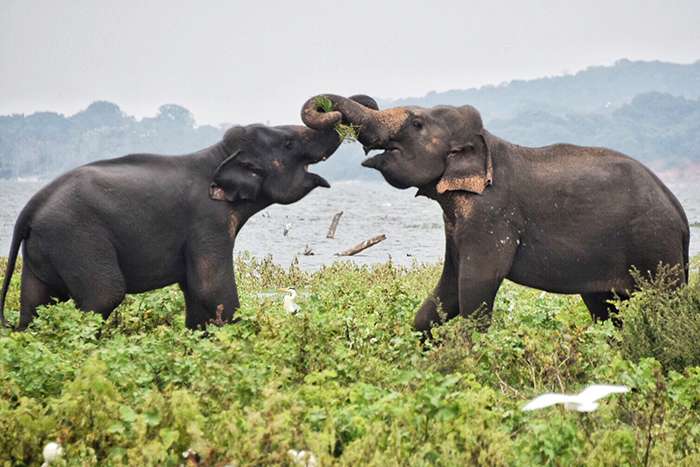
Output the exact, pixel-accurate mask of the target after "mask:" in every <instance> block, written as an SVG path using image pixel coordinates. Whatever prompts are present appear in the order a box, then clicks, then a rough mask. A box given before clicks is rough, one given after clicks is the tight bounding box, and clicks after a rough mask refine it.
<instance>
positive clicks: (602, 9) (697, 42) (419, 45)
mask: <svg viewBox="0 0 700 467" xmlns="http://www.w3.org/2000/svg"><path fill="white" fill-rule="evenodd" d="M574 5H576V6H574ZM699 24H700V1H699V0H682V1H673V0H663V1H657V0H630V1H627V0H625V1H615V0H588V1H580V2H575V1H531V2H527V1H498V0H490V1H482V2H472V1H465V0H461V1H444V2H442V1H425V2H415V1H410V0H400V1H390V2H382V1H380V0H352V1H344V2H334V1H330V0H326V1H285V2H272V1H261V0H248V1H240V2H236V1H220V2H215V1H203V0H200V1H177V0H151V1H125V0H119V1H97V0H92V1H78V0H71V1H58V0H55V1H34V0H0V114H7V113H11V112H18V113H29V112H32V111H36V110H55V111H59V112H63V113H67V114H72V113H74V112H76V111H78V110H81V109H83V108H85V107H86V106H87V105H88V104H89V103H90V102H92V101H94V100H98V99H106V100H110V101H113V102H115V103H117V104H118V105H119V106H120V107H121V108H122V109H123V110H124V111H125V112H127V113H129V114H134V115H137V116H139V117H141V116H144V115H154V114H155V113H156V110H157V108H158V106H159V105H161V104H164V103H177V104H181V105H183V106H185V107H187V108H188V109H190V110H191V111H192V112H193V113H194V115H195V117H196V118H197V121H198V122H199V123H214V124H216V123H220V122H234V123H250V122H265V121H270V122H272V123H291V122H299V108H300V107H301V105H302V103H303V102H304V100H305V99H306V98H308V97H309V96H311V95H314V94H317V93H319V92H334V93H338V94H344V95H349V94H354V93H359V92H362V93H367V94H370V95H374V96H381V97H405V96H415V95H423V94H425V93H427V92H428V91H431V90H437V91H442V90H448V89H456V88H466V87H472V86H479V85H483V84H489V83H494V84H495V83H500V82H503V81H507V80H511V79H515V78H534V77H540V76H547V75H555V74H561V73H564V72H575V71H578V70H580V69H582V68H585V67H586V66H589V65H594V64H596V65H599V64H612V63H613V62H614V61H615V60H616V59H619V58H630V59H646V60H651V59H659V60H664V61H673V62H682V63H689V62H693V61H696V60H698V59H700V27H698V25H699Z"/></svg>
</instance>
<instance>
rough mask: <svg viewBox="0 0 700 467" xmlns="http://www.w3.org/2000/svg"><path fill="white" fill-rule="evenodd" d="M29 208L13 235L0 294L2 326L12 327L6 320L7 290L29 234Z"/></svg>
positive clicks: (18, 221)
mask: <svg viewBox="0 0 700 467" xmlns="http://www.w3.org/2000/svg"><path fill="white" fill-rule="evenodd" d="M29 212H30V209H29V206H27V207H25V208H24V209H23V210H22V212H21V213H20V215H19V217H18V218H17V223H16V224H15V230H14V232H13V234H12V243H11V244H10V254H9V256H8V257H7V267H6V268H5V278H4V280H3V283H2V292H0V326H3V327H11V326H9V325H8V323H7V321H6V320H5V312H4V310H5V298H6V297H7V289H9V288H10V280H11V279H12V274H13V273H14V272H15V264H16V263H17V254H18V253H19V247H20V245H21V244H22V241H23V240H24V239H25V238H27V235H28V234H29V217H30V216H29Z"/></svg>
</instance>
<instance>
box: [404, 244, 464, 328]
mask: <svg viewBox="0 0 700 467" xmlns="http://www.w3.org/2000/svg"><path fill="white" fill-rule="evenodd" d="M453 253H454V252H453V247H452V241H451V240H450V239H449V238H448V239H447V241H446V245H445V262H444V264H443V267H442V275H441V276H440V280H439V281H438V283H437V286H436V287H435V289H434V290H433V292H432V293H431V294H430V295H429V296H428V298H426V299H425V300H424V301H423V304H422V305H421V307H420V308H419V309H418V312H417V313H416V317H415V319H414V322H413V328H414V329H415V330H416V331H420V332H422V333H424V335H425V336H426V337H427V334H428V333H429V332H430V328H432V327H433V326H435V325H438V324H440V323H442V322H443V321H446V320H449V319H452V318H454V317H455V316H457V315H458V314H459V294H458V280H457V278H458V271H457V268H456V267H455V264H456V261H455V257H454V254H453ZM438 307H439V308H438ZM438 310H440V311H438Z"/></svg>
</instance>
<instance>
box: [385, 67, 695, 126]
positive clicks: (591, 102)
mask: <svg viewBox="0 0 700 467" xmlns="http://www.w3.org/2000/svg"><path fill="white" fill-rule="evenodd" d="M651 91H656V92H662V93H668V94H672V95H674V96H683V97H686V98H690V99H697V98H699V97H700V60H698V61H696V62H695V63H692V64H689V65H683V64H676V63H667V62H660V61H653V62H644V61H630V60H626V59H623V60H618V61H617V62H615V64H614V65H613V66H592V67H589V68H586V69H585V70H583V71H579V72H578V73H576V74H574V75H565V76H553V77H548V78H539V79H533V80H527V81H525V80H514V81H510V82H507V83H503V84H499V85H496V86H491V85H490V86H483V87H480V88H471V89H462V90H452V91H446V92H429V93H428V94H427V95H425V96H423V97H410V98H405V99H399V100H395V101H386V100H384V101H381V102H380V105H381V106H382V107H394V106H400V105H419V106H423V107H432V106H434V105H440V104H448V105H463V104H471V105H473V106H474V107H476V108H478V109H479V110H480V111H481V113H482V115H483V116H484V118H485V119H486V121H489V120H492V119H496V118H510V117H513V116H515V115H517V114H519V113H522V112H524V111H530V110H538V111H544V112H547V113H549V114H554V115H561V114H567V113H587V112H596V111H600V110H604V109H609V108H616V107H620V106H622V105H623V104H626V103H628V102H630V101H631V100H632V99H633V98H634V97H635V96H636V95H638V94H643V93H647V92H651Z"/></svg>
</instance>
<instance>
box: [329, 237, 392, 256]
mask: <svg viewBox="0 0 700 467" xmlns="http://www.w3.org/2000/svg"><path fill="white" fill-rule="evenodd" d="M384 240H386V235H384V234H381V235H377V236H376V237H372V238H370V239H369V240H365V241H364V242H362V243H358V244H357V245H355V246H354V247H352V248H349V249H347V250H345V251H341V252H340V253H336V254H335V255H336V256H352V255H355V254H357V253H359V252H361V251H363V250H366V249H367V248H369V247H371V246H374V245H376V244H377V243H379V242H382V241H384Z"/></svg>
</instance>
